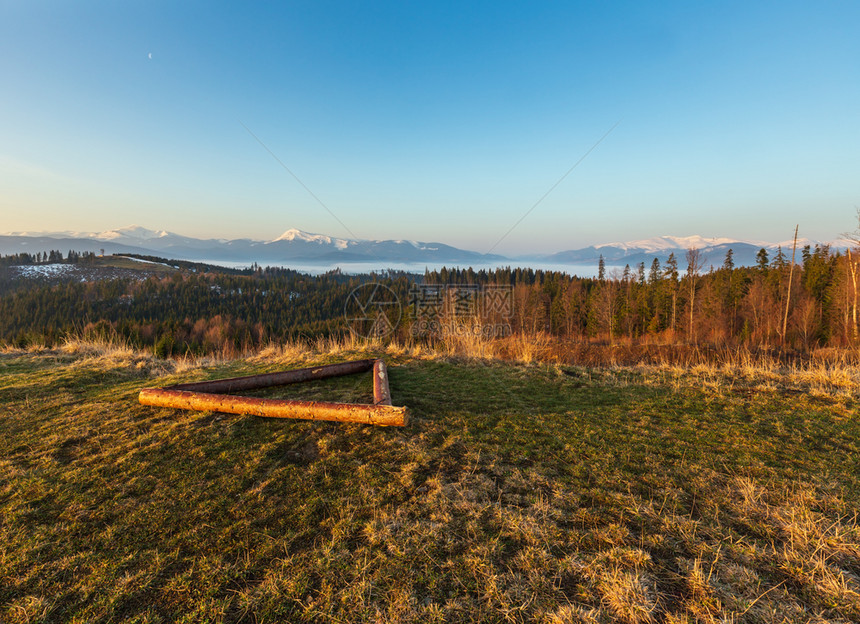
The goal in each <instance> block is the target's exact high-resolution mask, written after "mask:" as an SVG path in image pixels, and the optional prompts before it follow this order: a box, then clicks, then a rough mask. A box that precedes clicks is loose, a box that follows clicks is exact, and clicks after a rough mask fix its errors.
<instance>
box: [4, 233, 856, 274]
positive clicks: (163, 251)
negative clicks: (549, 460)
mask: <svg viewBox="0 0 860 624" xmlns="http://www.w3.org/2000/svg"><path fill="white" fill-rule="evenodd" d="M816 244H822V243H821V242H819V241H812V240H808V239H798V249H801V248H802V247H803V246H804V245H811V246H815V245H816ZM791 245H792V241H782V242H780V243H768V242H765V241H755V240H737V239H730V238H706V237H702V236H686V237H678V236H659V237H656V238H649V239H643V240H636V241H628V242H613V243H606V244H602V245H596V246H589V247H585V248H581V249H571V250H567V251H560V252H558V253H553V254H546V255H531V256H526V257H522V258H506V257H504V256H499V255H484V254H481V253H478V252H475V251H469V250H464V249H458V248H456V247H452V246H450V245H445V244H443V243H435V242H432V243H427V242H419V241H414V240H357V239H349V238H336V237H333V236H327V235H324V234H312V233H309V232H303V231H301V230H297V229H289V230H287V231H286V232H284V233H283V234H281V235H280V236H278V237H276V238H273V239H271V240H252V239H233V240H227V239H198V238H193V237H189V236H182V235H180V234H175V233H172V232H168V231H166V230H150V229H147V228H144V227H140V226H138V225H130V226H128V227H123V228H118V229H115V230H106V231H103V232H76V231H66V232H8V233H6V234H0V254H4V255H8V254H14V253H20V252H29V253H33V254H35V253H37V252H39V251H48V250H52V249H57V250H60V251H61V252H63V253H67V252H68V250H75V251H79V252H84V251H93V252H96V253H100V252H101V250H104V252H105V253H106V254H114V253H136V254H143V255H154V256H162V257H168V258H173V259H178V260H205V261H207V262H217V261H222V262H233V263H241V262H247V263H248V264H251V263H252V262H257V263H259V264H264V265H265V264H272V265H285V266H289V264H291V263H293V264H303V263H304V264H311V263H312V264H317V265H331V266H335V265H337V264H338V263H360V262H367V263H373V264H376V265H380V264H385V263H415V264H421V263H426V264H433V265H439V264H443V263H445V264H449V265H461V266H466V265H469V264H481V265H486V264H488V263H494V264H504V263H505V262H507V261H510V262H511V264H520V265H522V266H525V265H530V266H534V267H536V268H539V267H540V265H541V264H552V265H559V264H561V265H565V264H570V265H596V264H597V262H598V261H599V258H600V257H601V256H602V257H603V259H604V261H605V262H606V264H608V265H615V266H623V265H624V264H629V265H630V266H631V267H633V266H635V265H637V264H638V263H640V262H644V263H646V265H650V263H651V262H652V260H653V259H654V258H657V259H658V260H660V262H665V260H666V258H667V257H668V256H669V254H671V253H674V254H675V256H676V257H677V258H678V264H679V266H682V267H683V266H684V254H685V253H686V250H687V249H690V248H696V249H699V250H700V252H701V254H702V256H703V257H704V258H705V266H708V265H709V264H712V265H714V266H719V265H721V264H722V262H723V259H724V258H725V255H726V252H727V251H728V250H729V249H732V252H733V254H734V261H735V264H736V265H745V264H747V265H749V264H754V263H755V261H756V258H755V256H756V253H758V250H759V249H761V248H762V247H764V248H765V249H767V250H768V252H769V253H770V254H771V255H772V254H773V253H774V252H775V251H776V249H777V248H778V247H780V246H781V247H782V249H783V252H784V253H786V254H787V255H788V254H790V253H791ZM834 245H835V246H840V247H841V246H844V243H843V242H842V241H837V242H836V243H834Z"/></svg>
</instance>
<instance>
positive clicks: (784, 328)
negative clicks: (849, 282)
mask: <svg viewBox="0 0 860 624" xmlns="http://www.w3.org/2000/svg"><path fill="white" fill-rule="evenodd" d="M798 229H800V224H799V223H798V224H797V225H796V226H795V228H794V245H793V246H792V248H791V268H790V269H789V270H788V293H787V294H786V295H785V315H783V317H782V336H781V338H782V344H783V346H785V334H786V331H787V330H788V307H789V306H790V305H791V280H792V279H793V278H794V257H795V254H796V253H797V230H798ZM849 253H850V251H849ZM855 292H856V289H855Z"/></svg>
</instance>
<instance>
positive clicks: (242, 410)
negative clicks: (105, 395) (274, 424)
mask: <svg viewBox="0 0 860 624" xmlns="http://www.w3.org/2000/svg"><path fill="white" fill-rule="evenodd" d="M139 400H140V402H141V403H142V404H143V405H152V406H154V407H174V408H178V409H189V410H197V411H201V412H223V413H225V414H249V415H252V416H263V417H265V418H305V419H308V420H336V421H340V422H354V423H364V424H367V425H381V426H399V427H403V426H405V425H407V424H409V414H408V411H407V409H406V408H405V407H394V406H393V405H363V404H360V403H323V402H321V401H292V400H280V399H258V398H254V397H242V396H236V395H234V394H208V393H205V392H189V391H187V390H171V389H168V388H144V389H143V390H141V391H140V397H139Z"/></svg>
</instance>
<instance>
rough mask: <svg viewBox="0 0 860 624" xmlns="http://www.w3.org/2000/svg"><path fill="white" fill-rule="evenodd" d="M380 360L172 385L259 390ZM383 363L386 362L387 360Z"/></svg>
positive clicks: (220, 390) (355, 370) (358, 368)
mask: <svg viewBox="0 0 860 624" xmlns="http://www.w3.org/2000/svg"><path fill="white" fill-rule="evenodd" d="M376 362H380V363H381V362H382V360H355V361H353V362H343V363H341V364H326V365H325V366H312V367H310V368H297V369H295V370H289V371H282V372H280V373H265V374H262V375H249V376H247V377H232V378H230V379H215V380H213V381H196V382H194V383H186V384H176V385H175V386H168V387H169V388H170V389H171V390H191V391H193V392H213V393H218V394H225V393H230V392H242V391H244V390H259V389H261V388H271V387H272V386H286V385H288V384H294V383H302V382H305V381H316V380H318V379H330V378H331V377H342V376H343V375H353V374H355V373H363V372H365V371H369V370H370V369H371V368H373V366H374V363H376ZM382 365H383V366H385V364H382ZM374 400H375V399H374Z"/></svg>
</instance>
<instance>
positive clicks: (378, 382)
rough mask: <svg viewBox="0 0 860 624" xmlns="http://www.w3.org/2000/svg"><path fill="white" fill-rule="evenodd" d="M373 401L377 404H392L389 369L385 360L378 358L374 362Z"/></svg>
mask: <svg viewBox="0 0 860 624" xmlns="http://www.w3.org/2000/svg"><path fill="white" fill-rule="evenodd" d="M373 403H374V404H375V405H391V390H390V389H389V386H388V369H386V368H385V362H383V361H382V360H376V361H375V362H374V363H373Z"/></svg>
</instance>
